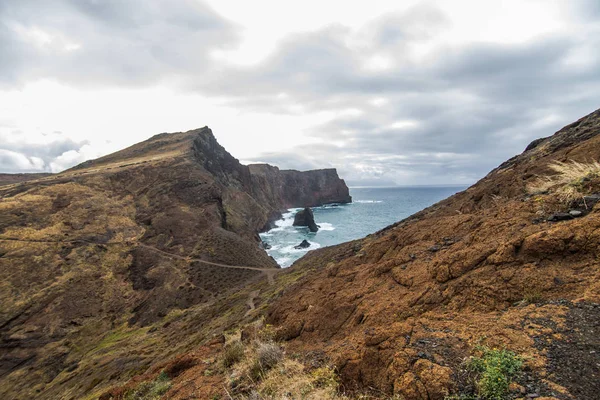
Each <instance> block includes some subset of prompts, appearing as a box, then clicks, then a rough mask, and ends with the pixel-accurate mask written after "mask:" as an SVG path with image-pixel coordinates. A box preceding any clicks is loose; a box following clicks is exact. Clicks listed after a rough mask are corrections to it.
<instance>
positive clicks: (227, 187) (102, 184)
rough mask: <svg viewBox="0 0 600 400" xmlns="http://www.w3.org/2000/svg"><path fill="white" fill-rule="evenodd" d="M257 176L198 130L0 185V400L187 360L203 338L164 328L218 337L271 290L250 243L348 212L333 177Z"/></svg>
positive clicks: (85, 385)
mask: <svg viewBox="0 0 600 400" xmlns="http://www.w3.org/2000/svg"><path fill="white" fill-rule="evenodd" d="M257 168H258V169H259V170H261V171H263V170H267V171H268V173H269V175H268V176H267V175H266V173H259V174H253V173H252V172H251V170H250V168H249V167H247V166H244V165H241V164H240V163H239V162H238V160H236V159H235V158H233V157H232V156H231V155H230V154H229V153H227V152H226V151H225V149H223V148H222V147H221V146H220V145H219V144H218V143H217V141H216V140H215V138H214V136H213V134H212V132H211V131H210V129H208V128H202V129H198V130H195V131H190V132H184V133H174V134H160V135H156V136H154V137H153V138H151V139H150V140H148V141H146V142H142V143H140V144H137V145H134V146H132V147H130V148H128V149H125V150H122V151H120V152H117V153H114V154H111V155H109V156H106V157H103V158H100V159H98V160H93V161H88V162H86V163H84V164H81V165H79V166H77V167H75V168H73V169H71V170H68V171H65V172H63V173H61V174H57V175H50V176H37V177H32V176H28V177H27V179H25V178H24V179H20V178H19V179H17V178H14V179H12V182H13V183H10V184H6V185H4V186H0V278H1V280H0V348H2V351H1V353H0V377H1V378H0V396H1V397H2V398H15V399H17V398H81V397H82V396H83V395H84V394H89V393H93V392H94V390H95V389H96V387H101V386H103V385H104V386H106V385H108V382H111V381H115V382H117V381H123V380H124V379H125V380H126V379H127V378H128V377H129V376H131V375H134V374H136V373H139V372H140V371H143V370H145V369H146V368H147V367H148V366H149V365H150V364H152V363H153V362H155V361H156V360H157V359H159V358H160V357H164V356H165V354H173V352H174V351H175V349H177V348H185V349H189V348H191V347H190V346H192V345H191V344H190V343H191V342H193V341H194V340H200V339H198V338H197V337H196V336H195V335H198V334H200V333H203V334H204V336H202V337H203V338H205V337H206V335H211V334H212V333H211V332H210V331H207V330H206V329H205V327H201V328H199V327H198V326H197V325H196V323H194V324H192V326H194V328H190V327H189V326H188V327H187V330H185V329H184V330H180V331H179V332H177V331H172V330H169V329H167V328H168V327H169V325H170V324H171V323H172V321H173V320H174V319H177V318H178V317H179V316H180V314H181V313H183V312H184V311H185V310H188V309H190V308H194V307H195V309H194V313H196V314H195V315H196V320H197V321H203V322H205V323H206V327H208V326H210V324H211V323H217V325H218V323H219V322H218V321H215V320H214V317H215V313H216V312H219V313H223V314H225V312H224V310H223V307H225V306H224V305H223V304H233V303H231V300H227V299H228V296H229V295H230V294H233V295H234V300H235V299H236V298H235V293H236V290H237V289H239V288H240V287H244V286H246V285H248V284H249V283H253V282H261V281H265V283H266V284H268V282H272V281H273V275H274V273H275V272H276V271H277V270H278V269H279V267H278V265H277V264H276V263H275V261H274V260H273V259H271V258H270V257H268V255H267V254H266V252H265V251H264V250H263V249H262V248H261V247H260V244H261V243H260V240H259V237H258V235H257V233H258V232H259V231H260V230H261V229H262V228H263V227H265V226H267V225H268V223H269V221H271V220H272V219H273V218H275V217H276V216H277V215H278V212H279V211H280V210H281V209H283V208H285V207H289V206H297V207H304V206H308V205H315V204H320V203H328V202H347V201H350V196H349V195H348V188H347V187H346V185H345V183H344V182H343V180H341V179H339V178H338V176H337V173H336V172H335V170H322V171H310V172H298V171H280V170H279V169H277V168H275V167H270V166H259V167H257ZM290 177H291V178H292V179H293V180H295V181H297V182H299V184H301V185H307V187H306V188H305V187H298V186H296V185H288V184H287V182H289V180H290ZM29 178H33V179H29ZM283 182H286V185H287V186H286V185H283ZM298 194H302V197H301V198H299V199H298V200H296V202H294V200H293V199H294V197H295V196H296V195H298ZM222 299H226V300H222ZM243 301H244V302H246V301H247V297H246V298H244V299H243ZM240 310H241V311H242V312H241V316H239V317H242V316H243V314H244V313H245V312H246V309H245V305H244V303H242V307H241V308H240ZM228 312H231V313H233V314H235V311H234V310H229V311H228ZM219 315H221V314H219ZM235 315H237V314H235ZM225 320H227V318H225ZM238 320H239V318H238ZM173 325H176V324H173ZM159 328H160V330H159ZM163 328H164V329H163ZM190 329H193V330H194V332H192V333H190ZM163 330H164V331H165V332H167V333H165V335H168V337H165V335H163ZM182 332H186V335H185V336H183V337H182ZM123 340H125V341H126V343H127V345H124V342H123ZM186 346H187V347H186ZM180 351H182V350H180Z"/></svg>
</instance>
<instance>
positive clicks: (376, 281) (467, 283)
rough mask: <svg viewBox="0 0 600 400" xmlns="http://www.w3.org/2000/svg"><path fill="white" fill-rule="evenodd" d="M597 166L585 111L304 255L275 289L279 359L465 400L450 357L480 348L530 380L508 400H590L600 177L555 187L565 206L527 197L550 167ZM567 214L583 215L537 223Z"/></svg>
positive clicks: (596, 132)
mask: <svg viewBox="0 0 600 400" xmlns="http://www.w3.org/2000/svg"><path fill="white" fill-rule="evenodd" d="M599 158H600V111H596V112H595V113H593V114H591V115H589V116H587V117H585V118H583V119H581V120H579V121H577V122H576V123H574V124H571V125H569V126H567V127H565V128H564V129H563V130H561V131H559V132H558V133H556V134H555V135H554V136H552V137H550V138H547V139H545V140H542V141H536V142H535V143H534V144H532V145H530V146H529V148H528V150H527V151H525V152H524V153H523V154H521V155H520V156H518V157H515V158H513V159H511V160H509V161H508V162H506V163H504V164H502V165H501V166H500V167H499V168H497V169H496V170H494V171H492V172H491V173H490V174H489V175H488V176H486V177H485V178H484V179H482V180H481V181H480V182H478V183H477V184H476V185H474V186H472V187H471V188H469V189H467V190H466V191H464V192H462V193H459V194H456V195H455V196H453V197H451V198H449V199H447V200H445V201H442V202H440V203H438V204H436V205H434V206H432V207H430V208H428V209H426V210H424V211H422V212H420V213H418V214H416V215H414V216H413V217H410V218H408V219H407V220H404V221H401V222H399V223H397V224H395V225H392V226H390V227H388V228H386V229H384V230H382V231H381V232H378V233H376V234H373V235H370V236H369V237H367V238H365V239H363V240H360V241H356V242H354V243H352V244H345V245H341V246H338V247H336V248H334V249H327V250H325V251H315V252H311V253H309V255H307V256H306V257H304V258H303V259H301V260H299V261H298V262H297V263H296V265H294V267H293V268H292V270H294V269H302V268H308V267H310V268H315V269H316V271H315V272H313V273H311V274H309V275H306V277H305V278H304V279H303V280H302V281H300V282H299V283H298V284H296V285H294V286H293V287H291V288H289V289H288V290H286V292H285V294H284V295H283V296H282V297H281V298H280V299H278V301H277V302H275V303H274V304H273V305H272V306H271V307H270V309H269V312H268V321H269V322H270V323H272V324H275V325H276V326H278V327H280V329H281V330H282V332H283V333H284V337H285V339H287V340H288V345H287V346H288V348H289V349H290V350H293V351H302V352H306V351H315V350H322V351H325V353H326V354H327V355H328V356H329V357H331V359H332V360H333V362H334V364H335V365H336V366H337V368H338V371H339V373H340V375H341V377H342V379H343V382H344V385H345V388H346V389H348V390H360V389H365V388H373V389H374V391H375V392H378V393H387V394H389V395H391V394H397V395H399V396H402V397H403V398H405V399H442V398H444V396H446V395H448V394H461V393H462V394H465V393H466V394H468V393H469V392H472V391H473V388H472V387H470V384H469V382H467V381H465V380H463V379H462V378H461V374H462V372H461V369H462V367H461V362H462V361H463V360H464V359H465V358H467V357H469V356H470V355H472V354H473V352H474V349H475V346H476V345H487V346H489V347H491V348H493V347H502V348H508V349H511V350H512V351H514V352H515V353H517V354H520V355H521V356H522V357H524V360H525V365H526V371H527V374H528V376H529V378H530V379H531V380H532V381H531V382H534V383H531V382H530V383H529V386H527V385H525V386H522V387H521V388H519V390H518V391H517V392H518V393H514V395H515V396H517V397H518V396H525V395H529V396H531V397H536V396H539V395H547V396H554V397H556V398H559V399H570V398H576V399H581V400H584V399H591V398H594V396H596V395H597V382H598V381H599V377H600V348H599V342H598V340H597V339H594V336H595V337H597V335H598V318H599V316H600V308H598V303H600V266H599V265H600V264H599V262H598V256H599V244H600V214H599V209H598V207H599V206H594V204H595V202H596V201H597V200H598V199H597V196H590V197H584V196H587V195H591V194H593V193H596V192H599V191H600V175H599V173H600V171H599V170H597V168H596V169H595V172H591V173H588V174H586V175H585V176H579V177H577V176H576V177H574V178H573V180H572V181H570V182H567V183H563V185H565V186H568V189H571V188H574V190H573V191H569V193H573V194H574V195H573V196H572V198H566V199H565V198H563V196H561V193H563V192H565V191H564V190H563V189H564V187H561V186H560V185H559V186H558V187H550V188H547V189H545V190H542V191H539V190H538V191H536V190H535V189H536V187H539V186H540V183H539V182H540V180H541V181H542V182H545V181H544V179H543V178H542V177H544V176H551V175H553V174H556V172H554V171H553V170H552V169H551V168H550V167H551V166H552V165H553V164H552V163H555V162H570V161H578V162H580V163H583V164H586V163H592V161H594V160H598V159H599ZM569 165H572V166H575V164H567V166H569ZM532 188H533V189H532ZM573 209H576V210H579V211H581V216H580V217H578V218H572V219H568V220H565V221H558V222H550V221H548V219H549V218H550V217H552V215H553V214H555V213H557V212H567V211H569V210H573ZM550 219H553V218H550ZM559 300H560V301H559ZM542 338H543V340H542ZM553 343H554V344H553ZM560 343H563V344H560ZM521 391H522V393H521Z"/></svg>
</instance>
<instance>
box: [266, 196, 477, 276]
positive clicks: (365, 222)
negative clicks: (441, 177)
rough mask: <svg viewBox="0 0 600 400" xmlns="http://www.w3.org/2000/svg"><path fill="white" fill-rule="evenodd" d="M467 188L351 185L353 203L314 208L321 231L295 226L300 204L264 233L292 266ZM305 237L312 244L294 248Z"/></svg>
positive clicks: (274, 254)
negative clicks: (312, 253) (317, 251)
mask: <svg viewBox="0 0 600 400" xmlns="http://www.w3.org/2000/svg"><path fill="white" fill-rule="evenodd" d="M464 189H466V186H465V187H457V186H448V187H440V186H435V187H433V186H432V187H424V186H419V187H398V188H350V195H351V196H352V199H353V203H351V204H339V205H337V204H331V205H325V206H323V207H315V208H313V211H314V214H315V221H316V223H317V224H318V225H320V226H321V228H320V229H319V231H318V232H317V233H311V232H309V231H308V228H303V227H302V228H301V227H294V226H292V222H293V221H294V215H295V214H296V212H297V211H298V210H300V209H299V208H297V209H290V210H288V212H287V213H285V214H284V215H283V219H281V220H279V221H277V222H276V225H277V226H276V227H275V228H273V229H271V230H270V231H268V232H265V233H262V234H261V237H262V240H263V241H264V242H266V243H268V244H269V245H271V246H272V247H271V249H270V250H268V253H269V254H270V255H271V256H272V257H273V258H275V260H277V262H278V263H279V265H281V266H282V267H289V266H290V265H292V264H293V262H294V261H296V260H297V259H298V258H300V257H302V256H303V255H304V254H305V253H306V252H307V251H309V250H314V249H317V248H319V247H323V246H331V245H335V244H339V243H343V242H347V241H349V240H354V239H359V238H362V237H364V236H366V235H368V234H370V233H373V232H377V231H378V230H380V229H382V228H385V227H386V226H388V225H390V224H393V223H394V222H397V221H400V220H402V219H404V218H406V217H408V216H410V215H412V214H414V213H416V212H418V211H420V210H422V209H424V208H426V207H428V206H430V205H432V204H434V203H437V202H438V201H440V200H443V199H445V198H447V197H449V196H451V195H453V194H454V193H456V192H459V191H461V190H464ZM304 239H306V240H308V241H309V242H310V243H311V246H310V247H309V248H307V249H302V250H297V249H294V246H296V245H298V244H300V242H302V240H304Z"/></svg>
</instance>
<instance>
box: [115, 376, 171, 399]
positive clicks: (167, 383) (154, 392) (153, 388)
mask: <svg viewBox="0 0 600 400" xmlns="http://www.w3.org/2000/svg"><path fill="white" fill-rule="evenodd" d="M171 385H172V384H171V379H170V378H169V376H168V375H167V374H166V373H165V372H164V371H163V372H161V373H160V374H159V375H158V376H157V377H156V379H154V380H153V381H150V382H142V383H140V384H139V385H138V386H137V387H136V388H135V389H133V390H131V391H129V392H127V394H126V395H125V400H158V399H160V398H161V397H162V396H163V395H164V394H165V393H167V392H168V391H169V389H170V388H171Z"/></svg>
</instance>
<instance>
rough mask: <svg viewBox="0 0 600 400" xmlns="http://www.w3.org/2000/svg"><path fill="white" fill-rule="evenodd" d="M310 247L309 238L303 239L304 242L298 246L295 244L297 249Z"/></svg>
mask: <svg viewBox="0 0 600 400" xmlns="http://www.w3.org/2000/svg"><path fill="white" fill-rule="evenodd" d="M309 247H310V243H309V242H308V240H306V239H304V240H303V241H302V243H300V244H299V245H298V246H294V248H295V249H298V250H300V249H307V248H309Z"/></svg>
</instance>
